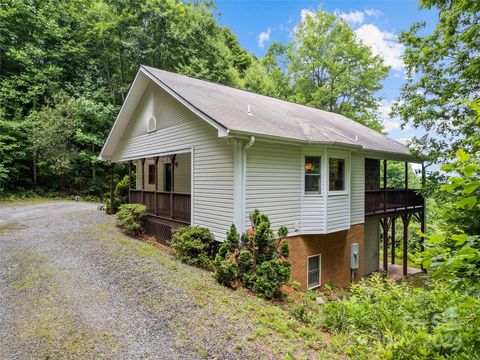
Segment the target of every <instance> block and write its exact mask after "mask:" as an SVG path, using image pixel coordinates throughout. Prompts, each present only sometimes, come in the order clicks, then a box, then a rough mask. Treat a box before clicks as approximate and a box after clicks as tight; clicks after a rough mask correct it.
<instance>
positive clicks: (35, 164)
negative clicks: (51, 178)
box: [32, 151, 37, 186]
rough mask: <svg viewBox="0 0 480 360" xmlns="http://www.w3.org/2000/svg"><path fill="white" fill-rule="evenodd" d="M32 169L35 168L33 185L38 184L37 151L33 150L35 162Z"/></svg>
mask: <svg viewBox="0 0 480 360" xmlns="http://www.w3.org/2000/svg"><path fill="white" fill-rule="evenodd" d="M32 168H33V169H32V170H33V185H35V186H36V185H37V155H36V153H35V151H34V152H33V164H32Z"/></svg>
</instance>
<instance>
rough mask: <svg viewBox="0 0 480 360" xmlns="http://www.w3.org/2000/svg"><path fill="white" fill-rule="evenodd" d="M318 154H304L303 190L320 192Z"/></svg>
mask: <svg viewBox="0 0 480 360" xmlns="http://www.w3.org/2000/svg"><path fill="white" fill-rule="evenodd" d="M320 189H321V187H320V156H305V192H307V193H308V192H309V193H313V192H316V193H319V192H320Z"/></svg>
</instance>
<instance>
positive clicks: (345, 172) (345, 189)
mask: <svg viewBox="0 0 480 360" xmlns="http://www.w3.org/2000/svg"><path fill="white" fill-rule="evenodd" d="M330 159H337V160H343V163H344V168H343V190H330ZM348 169H349V162H348V157H347V156H340V155H332V156H327V184H326V186H327V192H328V195H332V196H335V195H348V188H349V183H348V181H349V180H348V176H349V175H348V173H349V170H348Z"/></svg>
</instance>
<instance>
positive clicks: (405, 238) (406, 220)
mask: <svg viewBox="0 0 480 360" xmlns="http://www.w3.org/2000/svg"><path fill="white" fill-rule="evenodd" d="M410 219H411V214H404V215H402V220H403V276H406V275H407V273H408V271H407V264H408V256H407V255H408V224H409V223H410Z"/></svg>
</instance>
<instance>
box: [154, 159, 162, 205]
mask: <svg viewBox="0 0 480 360" xmlns="http://www.w3.org/2000/svg"><path fill="white" fill-rule="evenodd" d="M158 159H160V157H159V156H157V157H155V192H154V194H153V196H155V215H158V196H157V191H158Z"/></svg>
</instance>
